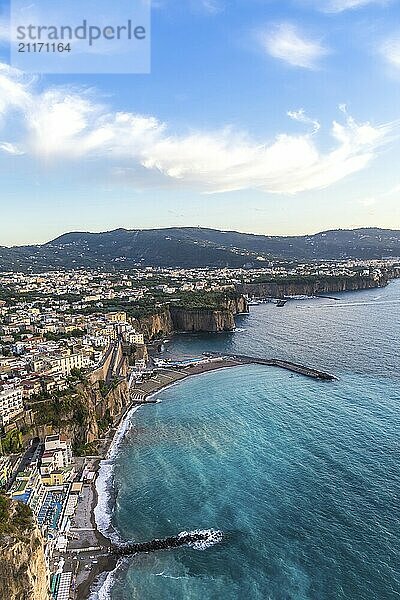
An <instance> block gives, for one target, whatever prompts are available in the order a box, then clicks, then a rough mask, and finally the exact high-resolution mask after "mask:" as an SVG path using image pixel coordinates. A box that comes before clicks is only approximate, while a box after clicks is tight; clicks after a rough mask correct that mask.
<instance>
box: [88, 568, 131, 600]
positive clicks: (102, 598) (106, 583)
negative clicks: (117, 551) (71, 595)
mask: <svg viewBox="0 0 400 600" xmlns="http://www.w3.org/2000/svg"><path fill="white" fill-rule="evenodd" d="M126 562H127V559H126V558H123V559H121V560H119V561H118V563H117V566H116V567H115V569H114V570H113V571H110V572H109V573H107V574H106V575H105V577H103V578H102V579H100V580H99V582H98V584H97V585H96V587H95V588H94V589H93V590H92V591H91V593H90V596H89V599H88V600H110V598H111V590H112V588H113V586H114V583H115V580H116V578H117V573H118V571H119V570H120V569H121V568H122V566H123V565H124V564H125V563H126Z"/></svg>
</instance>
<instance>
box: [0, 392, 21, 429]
mask: <svg viewBox="0 0 400 600" xmlns="http://www.w3.org/2000/svg"><path fill="white" fill-rule="evenodd" d="M23 410H24V402H23V389H22V387H20V386H14V385H13V384H4V385H2V386H0V425H2V426H3V427H4V426H5V425H8V424H9V423H11V422H12V421H13V420H14V419H15V418H16V417H17V416H18V415H20V414H21V413H22V411H23Z"/></svg>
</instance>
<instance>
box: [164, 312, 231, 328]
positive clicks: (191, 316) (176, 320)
mask: <svg viewBox="0 0 400 600" xmlns="http://www.w3.org/2000/svg"><path fill="white" fill-rule="evenodd" d="M170 313H171V319H172V323H173V328H174V330H175V331H196V332H212V333H216V332H219V331H232V330H233V329H234V328H235V319H234V316H233V313H232V311H230V310H228V309H224V310H209V309H187V308H171V309H170Z"/></svg>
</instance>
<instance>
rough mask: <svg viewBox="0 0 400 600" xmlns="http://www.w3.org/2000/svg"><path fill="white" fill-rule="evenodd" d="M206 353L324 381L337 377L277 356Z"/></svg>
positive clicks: (211, 356) (210, 355)
mask: <svg viewBox="0 0 400 600" xmlns="http://www.w3.org/2000/svg"><path fill="white" fill-rule="evenodd" d="M204 355H205V356H209V357H210V358H218V357H220V358H226V359H231V360H234V361H237V362H238V363H239V364H240V363H241V364H256V365H266V366H268V367H278V368H280V369H286V370H287V371H292V372H293V373H298V374H299V375H304V376H305V377H311V378H313V379H321V380H324V381H333V380H334V379H337V377H335V375H331V374H330V373H326V372H325V371H320V370H318V369H314V368H312V367H307V366H304V365H299V364H297V363H293V362H290V361H287V360H280V359H277V358H258V357H257V356H247V355H245V354H224V353H223V352H205V353H204Z"/></svg>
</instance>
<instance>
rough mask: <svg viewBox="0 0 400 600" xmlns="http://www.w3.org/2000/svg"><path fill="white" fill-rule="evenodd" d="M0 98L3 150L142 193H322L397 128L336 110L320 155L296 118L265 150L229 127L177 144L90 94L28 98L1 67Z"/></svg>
mask: <svg viewBox="0 0 400 600" xmlns="http://www.w3.org/2000/svg"><path fill="white" fill-rule="evenodd" d="M9 92H11V93H9ZM0 98H2V105H0V113H2V130H3V131H2V138H3V139H5V138H6V141H5V142H3V150H4V149H5V151H7V149H8V151H10V150H12V149H13V148H17V149H18V152H26V153H27V154H28V155H31V156H33V157H41V158H45V159H46V160H47V161H53V162H54V164H55V165H56V164H57V161H60V162H61V163H62V164H63V165H65V164H66V161H70V162H71V163H72V164H73V162H74V161H80V162H81V161H83V160H88V159H90V160H91V162H92V164H96V161H97V162H98V165H99V167H98V168H99V173H100V172H101V173H104V171H105V169H107V168H109V169H110V171H113V172H114V173H118V174H119V175H120V176H122V177H123V176H124V173H125V172H132V170H137V169H139V170H140V171H141V173H147V177H148V180H149V184H151V182H152V181H153V184H154V185H159V182H160V179H161V180H162V181H163V182H165V183H167V184H169V185H174V186H186V187H189V188H190V189H196V190H200V191H203V192H205V193H216V192H226V191H232V190H245V189H258V190H261V191H264V192H269V193H278V194H296V193H298V192H302V191H305V190H313V189H321V188H325V187H327V186H330V185H332V184H334V183H335V182H337V181H340V180H342V179H343V178H345V177H346V176H348V175H350V174H352V173H356V172H358V171H360V170H362V169H365V168H366V167H367V166H368V165H370V164H371V162H372V160H373V159H374V158H375V157H376V155H377V154H378V153H379V150H380V148H381V146H382V145H383V144H385V143H387V142H388V141H389V140H390V139H391V136H393V135H395V134H396V135H397V133H398V129H399V124H398V123H389V124H383V125H380V126H373V125H371V124H370V123H368V122H367V123H357V122H356V121H355V120H354V119H353V118H352V117H351V116H350V115H348V114H347V113H345V112H344V108H343V107H342V113H343V114H342V119H341V121H342V122H336V121H335V122H334V123H333V124H332V126H331V129H330V132H331V136H332V144H331V148H330V149H329V150H326V151H324V152H321V151H320V150H319V148H318V134H317V122H316V121H315V120H312V119H309V118H308V117H307V116H306V114H305V112H304V111H303V110H299V111H292V112H291V113H290V116H291V118H292V119H293V118H294V119H296V120H297V121H301V122H303V123H305V124H307V130H306V131H305V132H304V133H302V134H296V135H295V134H290V133H281V134H279V135H277V136H276V137H275V139H273V140H271V141H263V140H259V139H254V138H252V137H251V136H249V135H248V134H246V133H243V132H238V131H235V130H233V129H232V128H225V129H222V130H217V131H206V132H205V131H191V132H190V133H187V134H179V135H177V134H174V133H173V132H171V131H170V129H169V127H168V125H167V124H166V123H163V122H161V121H159V120H158V119H157V118H156V117H154V116H149V115H141V114H136V113H131V112H115V111H113V110H110V109H109V108H107V107H106V106H103V105H102V104H101V103H99V102H98V101H97V100H96V96H95V95H94V92H93V91H87V90H79V89H73V88H70V87H69V88H65V87H64V88H57V87H50V88H48V89H45V90H44V91H38V90H37V89H36V84H35V81H33V80H29V79H28V80H27V79H26V78H25V77H24V75H23V74H22V73H20V72H18V71H15V70H12V69H10V68H9V67H4V66H3V67H1V65H0ZM318 126H319V123H318ZM7 133H9V136H7ZM7 138H8V139H7ZM71 172H73V169H71Z"/></svg>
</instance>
